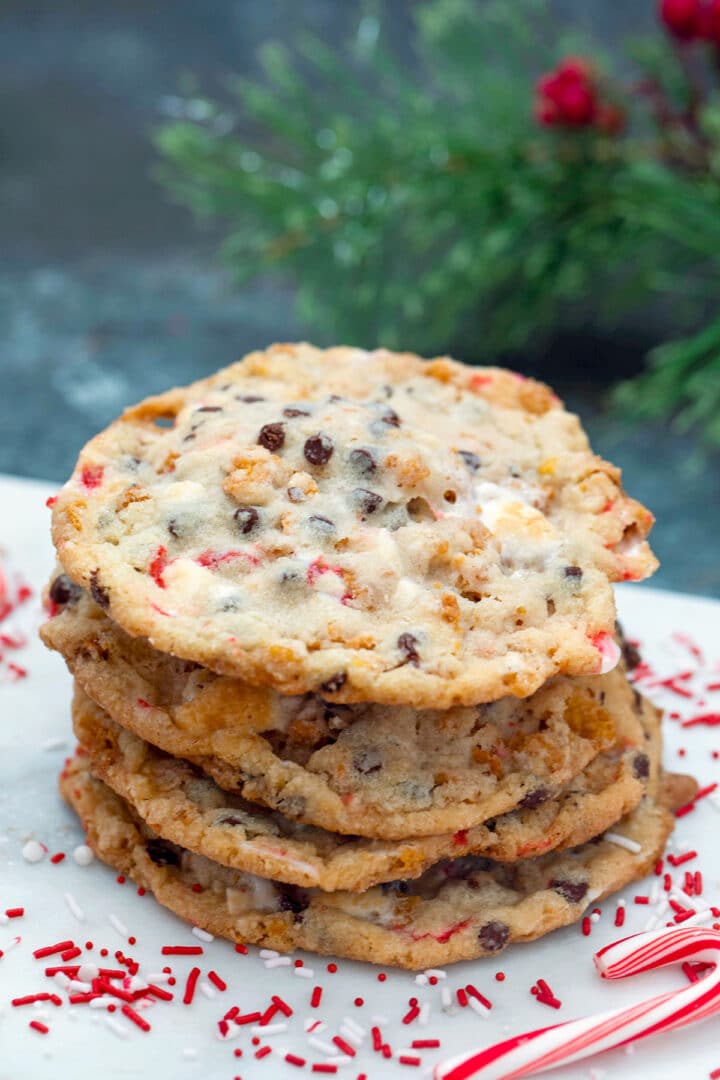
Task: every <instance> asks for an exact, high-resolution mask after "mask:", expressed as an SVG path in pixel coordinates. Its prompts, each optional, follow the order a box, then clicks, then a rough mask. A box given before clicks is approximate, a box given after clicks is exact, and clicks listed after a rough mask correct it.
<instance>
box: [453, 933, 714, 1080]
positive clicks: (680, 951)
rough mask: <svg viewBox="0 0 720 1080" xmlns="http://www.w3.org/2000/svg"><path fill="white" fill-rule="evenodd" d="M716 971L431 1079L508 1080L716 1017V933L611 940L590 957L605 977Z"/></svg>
mask: <svg viewBox="0 0 720 1080" xmlns="http://www.w3.org/2000/svg"><path fill="white" fill-rule="evenodd" d="M688 960H690V961H692V962H694V963H698V962H699V963H705V964H713V965H715V966H714V968H713V969H712V971H710V972H709V973H708V974H706V975H705V976H703V977H702V978H700V979H698V981H697V982H694V983H691V984H690V985H689V986H685V987H683V988H682V989H681V990H671V991H669V992H668V993H666V994H660V995H659V996H658V997H654V998H651V999H650V1001H644V1002H641V1003H640V1004H639V1005H632V1006H630V1008H627V1009H613V1010H612V1011H611V1012H604V1013H598V1014H597V1015H596V1016H588V1017H585V1019H583V1020H570V1021H569V1022H568V1023H566V1024H556V1025H554V1026H553V1027H549V1028H540V1029H539V1030H538V1031H528V1032H526V1033H525V1034H523V1035H515V1036H513V1038H511V1039H505V1040H504V1041H503V1042H500V1043H496V1044H495V1046H490V1047H488V1048H487V1049H485V1050H476V1051H471V1052H470V1053H468V1054H460V1055H459V1056H458V1057H455V1058H452V1059H451V1060H450V1061H446V1062H444V1063H443V1064H441V1065H438V1066H437V1067H436V1069H435V1073H434V1076H435V1080H470V1078H471V1077H472V1078H475V1077H478V1078H481V1080H514V1078H515V1077H519V1076H529V1075H530V1074H531V1073H539V1072H544V1071H545V1070H546V1069H552V1068H554V1067H555V1066H558V1065H570V1064H572V1062H574V1061H580V1060H582V1058H586V1057H591V1056H592V1055H593V1054H600V1053H602V1052H603V1050H612V1049H613V1048H614V1047H617V1046H624V1045H625V1043H629V1042H634V1041H635V1040H636V1039H644V1038H645V1037H646V1036H648V1035H655V1034H656V1033H659V1032H661V1031H662V1032H666V1031H672V1030H673V1029H674V1028H677V1027H682V1025H683V1024H691V1023H695V1021H696V1020H702V1019H704V1018H705V1017H706V1016H710V1015H712V1014H713V1013H716V1012H720V932H719V931H717V930H708V929H706V928H704V927H689V928H682V927H679V928H678V929H677V930H657V931H652V932H651V933H647V934H634V935H633V936H632V937H628V938H624V940H622V941H616V942H615V943H614V944H613V945H608V946H606V948H604V949H601V950H600V952H599V953H597V954H596V956H595V966H596V967H597V969H598V971H599V972H600V975H601V976H602V977H603V978H604V979H624V978H627V976H628V975H637V974H639V973H640V972H641V971H652V970H653V969H654V968H661V967H667V966H668V965H669V964H681V963H685V962H686V961H688Z"/></svg>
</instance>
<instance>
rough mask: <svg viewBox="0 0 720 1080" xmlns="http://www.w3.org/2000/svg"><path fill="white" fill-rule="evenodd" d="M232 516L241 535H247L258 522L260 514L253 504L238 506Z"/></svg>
mask: <svg viewBox="0 0 720 1080" xmlns="http://www.w3.org/2000/svg"><path fill="white" fill-rule="evenodd" d="M233 517H234V518H235V521H236V522H237V524H238V528H239V529H240V532H241V533H242V534H243V536H247V534H248V533H251V532H252V531H253V529H255V528H257V526H258V525H259V524H260V514H259V513H258V511H257V510H256V509H255V507H254V506H238V508H237V510H236V511H235V513H234V514H233Z"/></svg>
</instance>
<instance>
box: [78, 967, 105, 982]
mask: <svg viewBox="0 0 720 1080" xmlns="http://www.w3.org/2000/svg"><path fill="white" fill-rule="evenodd" d="M99 974H100V968H99V967H98V966H97V964H81V965H80V967H79V968H78V973H77V977H78V979H82V980H83V982H92V981H93V979H97V977H98V975H99Z"/></svg>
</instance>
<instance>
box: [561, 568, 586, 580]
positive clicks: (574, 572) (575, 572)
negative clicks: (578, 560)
mask: <svg viewBox="0 0 720 1080" xmlns="http://www.w3.org/2000/svg"><path fill="white" fill-rule="evenodd" d="M563 573H564V574H565V577H566V578H581V577H582V576H583V572H582V570H581V569H580V567H579V566H566V567H565V569H564V570H563Z"/></svg>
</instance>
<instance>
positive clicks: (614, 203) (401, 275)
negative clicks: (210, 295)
mask: <svg viewBox="0 0 720 1080" xmlns="http://www.w3.org/2000/svg"><path fill="white" fill-rule="evenodd" d="M379 11H380V15H378V14H377V13H373V11H371V10H368V12H367V13H366V14H365V15H364V16H363V18H362V19H361V20H360V22H359V25H358V27H357V31H356V32H355V34H354V36H353V37H352V39H351V40H349V41H348V43H347V46H346V47H345V48H344V49H343V50H341V51H337V50H334V49H332V48H330V47H329V46H327V45H326V44H325V43H324V42H323V41H322V40H321V39H320V38H319V37H317V36H314V35H312V34H303V35H301V36H300V37H299V38H298V40H297V41H296V42H294V44H293V49H292V50H289V49H288V48H286V47H283V46H281V45H278V44H271V45H267V46H265V47H264V48H263V49H262V51H261V61H262V65H263V70H264V79H263V80H261V81H248V80H245V79H236V80H234V81H233V82H232V84H231V86H230V87H229V89H230V92H231V100H232V102H233V105H232V107H227V106H222V105H219V104H216V103H214V102H210V101H208V100H206V99H204V98H189V99H185V100H184V101H183V102H180V103H179V104H178V102H176V103H175V112H176V113H180V114H181V115H179V116H176V118H175V119H173V120H172V122H169V123H167V124H165V125H164V126H163V127H161V128H160V130H159V131H158V133H157V145H158V147H159V150H160V153H161V156H162V172H161V175H162V179H163V180H164V182H165V183H166V184H167V185H168V187H169V189H170V190H171V191H172V192H173V193H174V195H175V197H177V198H179V199H180V200H181V201H182V202H183V203H185V204H187V205H188V206H190V207H191V208H192V209H193V210H194V211H195V212H196V213H197V214H198V215H200V216H204V217H210V218H214V219H219V220H221V221H222V222H223V224H224V227H225V228H226V230H227V238H226V240H225V242H224V244H223V254H224V256H225V258H226V259H227V261H228V263H229V265H230V266H231V267H232V270H233V272H234V274H235V275H236V277H237V279H238V281H241V282H244V281H247V280H248V279H249V278H251V277H253V276H255V275H258V274H267V273H271V274H273V275H275V276H276V277H278V278H281V279H282V280H284V281H287V282H289V283H291V284H292V286H293V287H294V289H295V295H296V297H297V304H298V309H299V312H300V315H301V317H302V318H303V320H304V321H305V322H306V323H307V325H308V327H309V328H310V330H311V332H312V334H313V336H314V337H315V338H316V339H319V340H320V341H326V342H328V341H331V340H341V341H344V342H347V343H350V344H363V345H369V346H372V345H374V344H383V345H387V346H391V347H406V348H414V349H417V350H419V351H421V352H424V353H429V352H432V351H436V350H437V351H444V350H452V349H453V348H454V347H457V346H459V345H462V351H463V354H464V355H465V356H468V355H469V356H470V358H472V359H487V358H488V357H491V356H493V355H497V353H498V352H506V351H509V350H515V349H519V348H521V347H526V346H527V345H528V343H531V344H532V345H533V346H536V345H537V343H538V341H539V340H540V339H541V338H542V337H543V336H544V335H547V334H549V333H553V332H556V331H557V329H558V328H559V327H561V326H564V325H567V324H568V323H571V322H573V321H577V320H579V319H585V320H587V319H592V321H593V322H595V323H597V322H598V321H600V320H603V321H605V322H607V321H611V320H612V319H615V318H617V316H618V313H619V312H620V311H621V310H623V309H625V308H627V307H628V306H629V305H631V304H633V303H637V302H638V301H642V302H643V303H645V302H646V301H647V298H648V297H650V296H653V295H656V294H658V293H671V294H672V293H673V292H675V293H678V291H679V292H680V293H681V294H682V295H684V296H686V295H687V294H688V293H689V290H688V289H687V282H688V280H692V281H693V283H694V284H695V285H696V286H698V288H707V290H708V295H710V296H711V295H712V290H713V288H716V287H717V285H718V280H719V279H720V112H719V111H718V108H717V106H716V104H714V101H713V98H712V95H708V93H707V90H706V88H705V86H704V85H701V86H700V88H699V89H698V87H697V84H696V80H695V75H694V74H693V73H691V72H690V71H689V69H688V60H687V49H686V48H685V47H679V46H678V47H676V46H675V45H674V44H673V43H672V41H670V40H668V39H667V38H665V39H663V38H662V37H661V36H658V38H657V40H653V41H647V42H642V43H639V44H636V45H635V48H634V55H635V58H636V63H637V64H638V66H639V69H640V75H639V76H638V79H637V80H636V82H634V83H633V84H631V85H630V86H626V85H625V84H623V83H622V82H621V81H620V80H619V79H618V78H617V77H616V76H615V75H614V74H613V72H612V70H611V66H610V64H609V63H608V62H607V60H603V61H602V62H601V61H599V60H598V59H597V55H598V54H597V49H595V48H591V47H590V46H589V45H588V43H586V42H579V41H577V40H576V39H573V38H571V37H570V36H569V35H567V34H565V33H562V32H560V31H559V29H558V26H557V25H556V24H555V23H554V22H553V20H552V19H551V18H550V17H549V15H548V12H547V9H546V6H545V4H544V3H543V2H542V0H514V2H513V3H512V4H508V3H506V2H505V0H491V2H489V3H486V4H482V5H480V4H477V3H475V2H474V0H425V2H424V3H422V4H419V5H417V7H416V8H415V9H414V12H415V14H414V19H415V22H414V34H413V37H412V42H411V44H412V57H411V58H410V59H409V60H403V59H402V58H401V57H400V56H399V55H398V53H397V50H394V49H393V48H392V47H391V45H390V44H389V43H388V42H387V41H386V40H385V38H384V35H383V25H382V18H381V14H382V10H381V9H379ZM579 51H580V52H582V53H583V54H585V55H587V54H589V53H591V54H592V55H593V62H592V67H589V66H588V67H587V69H586V68H584V67H582V65H579V64H576V67H579V72H578V71H576V72H575V76H572V77H574V78H576V83H575V84H574V85H575V87H576V89H575V97H574V98H572V99H571V98H562V97H558V93H560V94H562V93H565V91H564V90H563V88H562V86H561V87H560V90H558V85H557V78H558V76H557V74H554V75H553V77H552V78H554V79H555V80H556V81H555V82H553V81H552V79H550V78H549V79H546V80H545V81H544V82H543V83H542V84H541V88H540V90H539V91H538V93H539V94H540V99H539V105H540V109H541V111H540V112H539V113H538V112H536V115H533V111H532V78H533V73H534V74H539V73H540V72H542V71H547V70H549V69H555V68H556V67H557V65H558V63H559V62H560V61H561V60H562V58H563V57H567V55H568V54H570V53H577V52H579ZM562 70H563V69H562V68H557V71H558V72H562ZM571 75H572V73H571ZM563 77H564V76H562V74H561V75H560V79H561V80H562V78H563ZM568 77H571V76H568ZM577 80H579V82H578V81H577ZM577 86H580V88H581V90H582V93H585V98H583V97H582V93H581V92H580V91H578V90H577ZM583 87H584V90H583V89H582V88H583ZM578 94H580V96H579V97H578ZM543 95H545V96H543ZM588 95H589V97H588ZM558 101H559V105H556V102H558ZM583 102H585V104H586V105H587V109H586V113H583V111H582V110H583ZM536 104H537V102H536ZM573 108H574V110H575V111H574V112H573V111H572V110H573ZM558 109H559V110H560V111H559V112H558ZM565 109H567V110H568V112H567V115H566V113H565V112H563V110H565ZM583 116H585V119H584V120H583V119H582V117H583ZM539 119H540V121H541V122H538V120H539ZM543 125H544V126H543ZM623 125H624V131H620V128H621V127H622V126H623ZM691 299H694V298H692V297H691ZM704 304H705V305H706V304H707V301H706V300H705V299H704V297H703V296H702V295H699V296H698V297H697V298H695V299H694V308H693V309H692V311H691V312H690V316H688V317H687V321H686V323H685V325H686V327H687V330H688V331H689V330H690V329H691V327H692V326H693V321H692V320H695V322H694V325H695V326H697V325H698V323H697V320H698V319H699V318H700V314H699V313H700V312H702V311H704V310H705V308H704V307H703V305H704ZM618 400H620V401H621V402H622V403H624V404H625V405H626V406H629V407H631V408H632V409H633V410H634V411H636V412H638V413H642V414H643V415H653V416H657V415H666V414H669V413H677V414H679V417H680V420H681V422H682V423H683V424H686V425H688V424H694V425H698V426H699V427H700V428H702V430H703V431H704V432H705V434H707V435H708V436H709V437H710V438H711V439H713V440H714V441H716V442H718V443H720V419H719V413H720V409H719V406H720V319H718V320H717V322H714V323H711V324H710V326H708V327H707V328H705V329H704V330H701V331H700V332H699V333H697V334H695V336H691V337H689V338H688V339H686V340H684V341H678V342H673V343H670V344H666V345H662V346H661V347H659V348H658V349H656V350H655V351H654V352H653V353H652V354H651V357H650V363H649V366H648V369H647V371H646V372H645V373H644V374H643V375H642V376H641V377H640V378H639V379H638V380H633V381H631V382H630V383H626V384H624V385H623V386H622V387H621V388H620V391H619V394H618Z"/></svg>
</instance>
